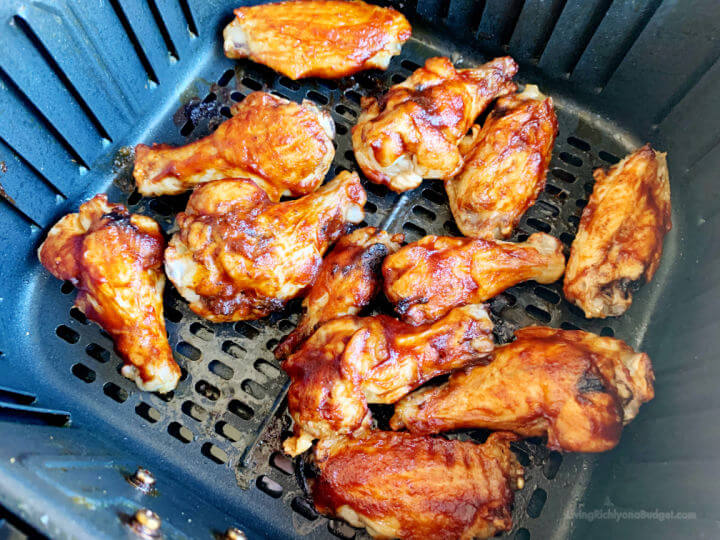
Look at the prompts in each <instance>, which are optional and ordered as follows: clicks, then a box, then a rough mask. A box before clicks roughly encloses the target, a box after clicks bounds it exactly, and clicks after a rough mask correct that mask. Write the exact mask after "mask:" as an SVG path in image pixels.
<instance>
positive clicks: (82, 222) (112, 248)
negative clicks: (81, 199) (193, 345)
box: [38, 195, 180, 392]
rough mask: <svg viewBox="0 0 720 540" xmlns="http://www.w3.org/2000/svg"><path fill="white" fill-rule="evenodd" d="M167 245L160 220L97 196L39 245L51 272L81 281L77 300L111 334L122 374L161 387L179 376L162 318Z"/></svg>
mask: <svg viewBox="0 0 720 540" xmlns="http://www.w3.org/2000/svg"><path fill="white" fill-rule="evenodd" d="M164 246H165V240H164V238H163V235H162V232H161V231H160V227H159V226H158V224H157V223H156V222H155V221H153V220H152V219H150V218H149V217H146V216H141V215H138V214H132V215H131V214H130V213H129V212H128V210H127V208H125V206H123V205H122V204H109V203H108V200H107V196H105V195H96V196H95V197H94V198H93V199H91V200H90V201H88V202H86V203H85V204H83V205H81V206H80V211H79V213H77V214H68V215H66V216H65V217H63V218H62V219H61V220H60V221H58V222H57V223H56V224H55V225H54V226H53V228H52V229H50V232H49V233H48V236H47V238H46V239H45V242H43V244H42V245H41V246H40V249H39V250H38V257H39V258H40V262H41V263H42V265H43V266H44V267H45V268H47V269H48V270H49V271H50V273H52V275H54V276H55V277H57V278H58V279H65V280H68V281H70V282H71V283H72V284H73V285H75V287H77V289H78V295H77V298H76V299H75V306H77V308H78V309H80V310H81V311H82V312H83V313H85V315H86V316H87V317H88V319H90V320H93V321H95V322H96V323H98V324H99V325H100V326H102V327H103V328H104V329H105V330H106V331H107V333H108V334H110V336H111V337H112V338H113V340H114V341H115V349H116V350H117V352H118V354H119V355H120V357H121V358H122V359H123V360H124V362H125V365H124V366H123V368H122V374H123V375H124V376H125V377H128V378H129V379H133V380H134V381H135V382H136V383H137V385H138V387H139V388H140V389H141V390H147V391H157V392H169V391H170V390H173V389H174V388H175V387H176V386H177V383H178V381H179V380H180V368H179V367H178V365H177V364H176V363H175V360H174V359H173V355H172V351H171V350H170V345H169V344H168V340H167V333H166V331H165V319H163V303H162V302H163V299H162V296H163V288H164V286H165V276H164V274H163V272H162V252H163V248H164Z"/></svg>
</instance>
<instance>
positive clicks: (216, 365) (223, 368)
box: [208, 360, 235, 381]
mask: <svg viewBox="0 0 720 540" xmlns="http://www.w3.org/2000/svg"><path fill="white" fill-rule="evenodd" d="M208 370H209V371H210V373H212V374H213V375H217V376H218V377H220V378H221V379H223V380H226V381H229V380H230V379H232V378H233V375H235V370H234V369H233V368H231V367H230V366H228V365H227V364H223V363H222V362H221V361H220V360H213V361H212V362H210V364H208Z"/></svg>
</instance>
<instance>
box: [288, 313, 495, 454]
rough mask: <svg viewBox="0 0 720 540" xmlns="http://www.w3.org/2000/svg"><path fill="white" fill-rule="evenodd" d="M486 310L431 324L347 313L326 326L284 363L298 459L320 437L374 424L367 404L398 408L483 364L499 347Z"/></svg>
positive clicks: (293, 451)
mask: <svg viewBox="0 0 720 540" xmlns="http://www.w3.org/2000/svg"><path fill="white" fill-rule="evenodd" d="M492 330H493V324H492V321H491V320H490V317H489V315H488V313H487V311H486V309H485V307H484V306H481V305H472V306H466V307H464V308H458V309H455V310H453V311H451V312H450V313H448V315H447V316H445V317H444V318H442V319H440V320H439V321H437V322H435V323H434V324H428V325H425V326H410V325H408V324H405V323H403V322H401V321H398V320H397V319H394V318H392V317H389V316H387V315H376V316H374V317H353V316H346V317H341V318H339V319H334V320H332V321H330V322H327V323H325V324H324V325H322V326H321V327H320V328H318V329H317V331H316V332H315V333H314V334H313V335H312V336H311V337H310V338H309V339H308V340H307V341H306V342H305V344H304V345H303V346H302V347H301V348H300V349H299V350H298V351H297V352H295V353H294V354H292V355H291V356H290V357H289V358H288V359H287V360H286V361H285V362H284V363H283V369H284V370H285V371H286V372H287V374H288V375H289V376H290V381H291V384H290V389H289V391H288V409H289V411H290V414H291V415H292V417H293V420H295V436H294V437H292V438H290V439H288V440H286V441H285V444H284V448H285V451H286V452H287V453H288V454H290V455H297V454H299V453H301V452H303V451H305V450H306V449H307V448H309V447H310V445H311V443H312V441H313V439H316V438H319V439H322V438H327V437H331V438H332V437H337V436H341V435H347V434H350V433H359V432H362V431H364V430H367V429H368V428H369V427H370V420H371V418H370V412H369V410H368V406H367V404H368V403H395V402H396V401H397V400H399V399H400V398H401V397H402V396H404V395H405V394H407V393H408V392H410V391H412V390H414V389H415V388H417V387H418V386H420V385H421V384H423V383H424V382H425V381H428V380H430V379H431V378H433V377H436V376H438V375H442V374H445V373H449V372H450V371H452V370H453V369H457V368H460V367H463V366H466V365H468V364H474V363H478V362H482V361H484V359H485V358H486V357H487V356H488V355H489V354H490V353H491V352H492V349H493V335H492Z"/></svg>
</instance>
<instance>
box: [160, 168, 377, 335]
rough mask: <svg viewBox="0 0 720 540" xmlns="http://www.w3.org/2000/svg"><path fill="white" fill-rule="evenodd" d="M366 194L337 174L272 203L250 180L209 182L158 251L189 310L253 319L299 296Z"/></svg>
mask: <svg viewBox="0 0 720 540" xmlns="http://www.w3.org/2000/svg"><path fill="white" fill-rule="evenodd" d="M365 200H366V194H365V190H364V189H363V187H362V185H361V184H360V179H359V178H358V175H357V174H355V173H349V172H346V171H345V172H342V173H340V174H339V175H338V176H337V177H336V178H335V179H334V180H332V181H330V182H328V183H327V184H325V185H324V186H323V187H321V188H320V189H319V190H318V191H316V192H315V193H312V194H310V195H306V196H305V197H302V198H300V199H297V200H294V201H288V202H282V203H273V202H271V201H270V199H269V198H268V196H267V194H266V193H265V192H264V191H263V190H262V189H260V188H259V187H258V186H257V185H256V184H255V183H254V182H253V181H251V180H247V179H237V178H236V179H226V180H215V181H213V182H209V183H207V184H203V185H202V186H200V187H199V188H197V189H196V190H195V191H194V192H193V194H192V195H191V196H190V199H189V201H188V205H187V208H186V210H185V212H181V213H179V214H178V215H177V218H176V223H177V226H178V228H179V231H178V232H177V233H175V234H174V235H173V237H172V238H171V240H170V242H169V244H168V248H167V249H166V250H165V271H166V272H167V275H168V277H169V278H170V280H171V281H172V282H173V284H174V285H175V287H177V289H178V291H179V292H180V294H181V295H182V296H183V297H184V298H185V299H186V300H187V301H188V302H190V309H192V310H193V311H194V312H195V313H197V314H198V315H200V316H201V317H205V318H206V319H209V320H211V321H215V322H226V321H240V320H248V319H259V318H261V317H264V316H266V315H268V314H269V313H271V312H273V311H276V310H278V309H281V308H282V307H283V306H284V305H285V303H286V302H287V301H289V300H291V299H293V298H296V297H297V296H299V295H301V294H302V293H303V292H304V291H305V290H306V289H307V288H308V287H310V285H312V283H313V281H315V277H316V276H317V273H318V270H319V268H320V263H321V262H322V256H323V254H324V253H325V251H327V249H328V248H329V247H330V245H331V244H332V243H333V242H334V241H335V240H336V239H337V238H339V237H340V236H341V235H342V234H343V232H344V231H345V228H346V226H347V225H348V224H350V223H358V222H360V221H361V220H362V219H363V216H364V212H363V206H364V205H365Z"/></svg>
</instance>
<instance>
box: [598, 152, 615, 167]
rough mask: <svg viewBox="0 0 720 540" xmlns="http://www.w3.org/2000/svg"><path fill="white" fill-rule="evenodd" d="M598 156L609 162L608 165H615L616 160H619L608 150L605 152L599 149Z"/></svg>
mask: <svg viewBox="0 0 720 540" xmlns="http://www.w3.org/2000/svg"><path fill="white" fill-rule="evenodd" d="M598 157H599V158H600V159H602V160H603V161H604V162H605V163H610V165H615V164H616V163H617V162H618V161H620V158H619V157H617V156H616V155H615V154H611V153H610V152H606V151H605V150H600V152H598Z"/></svg>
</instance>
